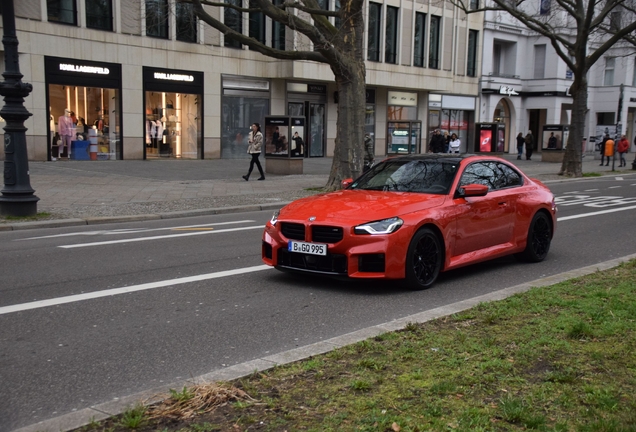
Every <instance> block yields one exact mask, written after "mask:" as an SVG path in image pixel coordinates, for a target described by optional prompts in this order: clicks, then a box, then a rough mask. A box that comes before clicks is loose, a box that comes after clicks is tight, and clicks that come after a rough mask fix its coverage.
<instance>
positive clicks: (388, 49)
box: [384, 6, 398, 64]
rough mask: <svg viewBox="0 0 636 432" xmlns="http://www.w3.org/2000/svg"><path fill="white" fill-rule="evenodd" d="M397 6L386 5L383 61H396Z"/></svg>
mask: <svg viewBox="0 0 636 432" xmlns="http://www.w3.org/2000/svg"><path fill="white" fill-rule="evenodd" d="M397 27H398V8H396V7H393V6H387V7H386V40H385V41H384V61H385V62H386V63H393V64H395V63H397V34H398V33H397Z"/></svg>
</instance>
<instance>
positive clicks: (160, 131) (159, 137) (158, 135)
mask: <svg viewBox="0 0 636 432" xmlns="http://www.w3.org/2000/svg"><path fill="white" fill-rule="evenodd" d="M155 125H156V130H157V132H156V135H155V137H156V139H155V142H154V144H153V146H154V148H157V147H159V146H158V144H161V143H162V142H163V123H161V120H157V121H155Z"/></svg>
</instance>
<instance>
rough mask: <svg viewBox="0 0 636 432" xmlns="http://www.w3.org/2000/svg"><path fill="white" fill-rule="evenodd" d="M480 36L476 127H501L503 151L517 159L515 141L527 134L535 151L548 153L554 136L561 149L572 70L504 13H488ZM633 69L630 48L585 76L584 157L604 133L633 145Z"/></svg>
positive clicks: (635, 107)
mask: <svg viewBox="0 0 636 432" xmlns="http://www.w3.org/2000/svg"><path fill="white" fill-rule="evenodd" d="M537 13H539V12H538V11H537ZM483 33H484V35H483V43H484V45H483V63H482V70H481V73H480V101H479V111H478V118H479V120H478V121H479V122H484V123H489V122H491V123H500V124H502V125H503V130H504V131H505V151H506V152H510V153H515V152H516V151H517V150H516V139H515V137H516V136H517V134H519V133H522V134H523V135H524V136H525V135H526V134H527V133H528V131H529V130H530V131H532V133H533V135H534V137H535V142H536V144H535V146H536V147H535V151H538V152H543V151H544V150H552V149H553V148H551V147H553V146H554V144H552V145H551V144H550V143H549V142H548V140H549V137H550V133H552V132H553V133H554V134H555V137H557V138H558V141H557V144H556V149H557V150H559V149H562V148H565V145H566V144H567V126H568V125H569V124H570V121H571V115H572V112H571V109H572V98H571V96H570V93H569V89H570V86H571V85H572V82H573V78H574V77H573V74H572V71H571V70H569V68H568V67H567V65H566V64H565V62H564V61H563V60H562V59H561V58H560V57H559V56H558V55H557V54H556V52H555V50H554V48H553V47H552V45H551V44H550V41H549V40H548V39H547V38H545V37H543V36H540V35H538V34H537V33H534V32H531V31H529V30H528V29H527V28H526V27H525V26H522V25H521V24H520V23H519V22H518V21H516V20H515V19H513V18H512V17H511V16H510V15H509V14H507V13H505V12H495V11H489V12H486V13H485V15H484V29H483ZM635 66H636V55H635V54H634V51H633V49H632V50H631V51H630V50H629V49H628V48H619V47H615V48H613V49H611V50H610V51H609V52H608V53H606V55H605V56H604V57H603V58H602V59H601V60H599V61H598V62H597V63H596V64H595V65H594V66H593V67H592V69H591V70H590V72H589V74H588V85H589V89H588V108H589V111H588V114H587V115H586V122H585V123H586V126H585V127H586V129H585V132H584V136H585V139H584V142H583V143H581V145H582V149H583V151H584V152H593V151H596V150H597V147H596V145H597V144H598V143H600V140H601V135H602V134H604V133H606V131H607V132H611V134H612V135H614V134H616V133H617V131H620V132H618V133H619V134H626V135H627V137H628V138H629V140H630V142H632V143H634V138H635V137H636V115H635V114H636V67H635ZM621 99H622V103H621V102H620V101H621ZM617 123H620V124H618V125H617ZM617 126H618V127H617ZM632 149H634V147H632Z"/></svg>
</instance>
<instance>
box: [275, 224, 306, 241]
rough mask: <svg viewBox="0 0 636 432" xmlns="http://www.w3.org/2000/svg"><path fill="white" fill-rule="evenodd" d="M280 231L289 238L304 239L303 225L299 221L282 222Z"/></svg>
mask: <svg viewBox="0 0 636 432" xmlns="http://www.w3.org/2000/svg"><path fill="white" fill-rule="evenodd" d="M280 232H281V233H283V235H284V236H285V237H286V238H288V239H291V240H300V241H304V240H305V225H303V224H299V223H290V222H282V223H281V224H280Z"/></svg>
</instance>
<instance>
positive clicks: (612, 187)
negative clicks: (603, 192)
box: [608, 186, 623, 189]
mask: <svg viewBox="0 0 636 432" xmlns="http://www.w3.org/2000/svg"><path fill="white" fill-rule="evenodd" d="M621 187H623V186H610V187H608V189H618V188H621Z"/></svg>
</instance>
